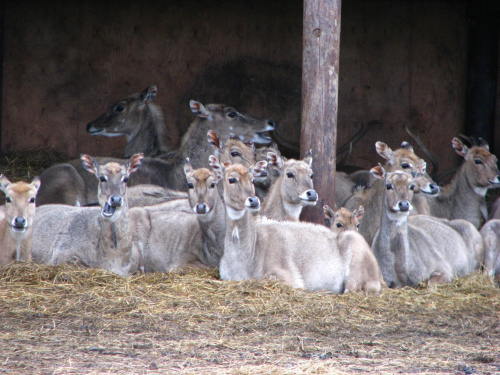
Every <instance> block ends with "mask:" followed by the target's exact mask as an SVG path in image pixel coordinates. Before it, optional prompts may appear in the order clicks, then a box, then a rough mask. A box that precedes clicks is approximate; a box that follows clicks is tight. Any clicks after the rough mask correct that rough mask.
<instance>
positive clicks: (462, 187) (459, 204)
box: [428, 138, 500, 229]
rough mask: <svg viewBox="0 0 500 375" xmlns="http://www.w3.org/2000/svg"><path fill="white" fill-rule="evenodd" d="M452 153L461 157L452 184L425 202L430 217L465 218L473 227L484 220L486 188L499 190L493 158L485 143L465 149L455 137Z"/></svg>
mask: <svg viewBox="0 0 500 375" xmlns="http://www.w3.org/2000/svg"><path fill="white" fill-rule="evenodd" d="M451 144H452V147H453V149H454V150H455V152H456V153H457V154H458V155H460V156H462V157H463V158H464V161H463V162H462V165H461V166H460V168H459V170H458V172H457V173H456V175H455V177H454V179H453V181H452V182H451V184H449V185H448V186H445V187H444V188H443V189H442V190H441V192H440V193H439V194H438V195H437V196H436V197H433V198H429V199H428V203H429V208H430V214H431V215H432V216H436V217H442V218H446V219H465V220H468V221H470V222H471V223H472V224H474V226H475V227H476V228H478V229H479V228H480V226H481V221H482V220H483V219H484V220H487V219H488V210H487V206H486V200H485V196H486V193H487V191H488V189H493V188H498V187H500V171H499V170H498V166H497V158H496V156H495V155H493V154H492V153H490V151H489V147H488V144H487V143H485V142H482V143H481V144H480V145H479V146H473V147H471V148H468V147H467V146H465V145H464V144H463V143H462V142H461V141H460V140H459V139H458V138H453V139H452V141H451Z"/></svg>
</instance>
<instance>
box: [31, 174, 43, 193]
mask: <svg viewBox="0 0 500 375" xmlns="http://www.w3.org/2000/svg"><path fill="white" fill-rule="evenodd" d="M41 184H42V181H40V177H38V176H35V177H34V178H33V181H31V185H33V187H34V188H35V190H36V191H38V189H40V185H41Z"/></svg>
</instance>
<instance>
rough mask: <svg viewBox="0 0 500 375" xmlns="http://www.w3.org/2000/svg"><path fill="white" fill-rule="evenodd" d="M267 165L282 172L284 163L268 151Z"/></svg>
mask: <svg viewBox="0 0 500 375" xmlns="http://www.w3.org/2000/svg"><path fill="white" fill-rule="evenodd" d="M267 164H268V165H270V166H271V167H274V168H276V169H278V170H280V171H283V168H284V167H285V163H284V162H283V158H282V157H281V156H280V155H278V154H277V153H275V152H272V151H269V152H268V153H267Z"/></svg>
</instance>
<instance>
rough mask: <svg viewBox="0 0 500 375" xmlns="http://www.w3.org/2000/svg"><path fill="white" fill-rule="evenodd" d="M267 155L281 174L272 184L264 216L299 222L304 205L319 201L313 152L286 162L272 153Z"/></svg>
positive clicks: (264, 208)
mask: <svg viewBox="0 0 500 375" xmlns="http://www.w3.org/2000/svg"><path fill="white" fill-rule="evenodd" d="M267 155H268V156H267V157H268V164H271V165H273V166H274V167H276V168H277V169H279V170H280V171H281V175H280V176H279V177H278V179H277V180H276V181H275V182H274V184H273V185H272V187H271V190H270V191H269V194H268V195H267V197H266V200H265V202H264V205H263V207H262V212H261V215H262V216H265V217H267V218H268V219H273V220H277V221H284V220H290V221H299V216H300V213H301V212H302V208H303V207H304V206H310V205H312V206H314V205H315V204H316V203H317V201H318V194H317V193H316V190H314V187H313V176H314V174H313V171H312V169H311V165H312V161H313V157H312V154H311V152H308V153H307V154H306V156H305V157H304V160H294V159H289V160H287V161H283V160H282V159H281V157H280V156H279V155H277V154H275V153H273V152H269V153H268V154H267Z"/></svg>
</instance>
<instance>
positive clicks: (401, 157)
mask: <svg viewBox="0 0 500 375" xmlns="http://www.w3.org/2000/svg"><path fill="white" fill-rule="evenodd" d="M375 149H376V151H377V153H378V154H379V155H380V156H381V157H383V158H384V159H385V160H386V163H385V164H384V169H385V170H386V171H387V172H393V171H395V170H398V169H402V170H412V169H413V168H416V167H417V166H419V165H422V164H423V162H424V161H423V160H422V159H420V158H419V157H418V156H417V155H416V154H415V153H414V152H413V147H412V146H411V145H410V144H409V143H408V142H403V143H402V144H401V148H399V149H397V150H394V151H393V150H392V149H391V148H390V147H389V146H388V145H387V144H386V143H383V142H380V141H379V142H376V143H375ZM372 178H373V177H372ZM414 185H415V189H414V194H415V195H414V196H413V199H414V200H416V199H418V197H419V196H420V195H425V196H434V195H436V194H437V193H438V192H439V187H438V186H437V185H436V184H435V183H434V182H433V181H432V179H431V178H430V177H429V176H428V175H427V174H425V175H424V176H422V177H420V178H419V179H417V180H416V181H415V183H414ZM385 189H386V187H385V186H384V184H383V183H382V181H379V180H377V179H375V178H374V182H373V183H372V184H371V188H360V189H357V190H356V191H355V192H354V193H353V194H352V195H351V196H350V197H349V198H348V199H347V201H346V202H345V203H340V204H339V203H338V202H337V195H336V196H335V204H336V206H337V207H341V206H342V205H343V206H345V207H346V208H347V209H349V210H351V211H352V210H355V209H356V208H358V207H359V206H363V207H365V210H366V215H365V217H364V219H363V223H362V224H361V225H360V228H359V232H360V233H361V234H362V235H363V237H365V239H366V241H367V242H368V243H369V244H371V243H372V241H373V237H374V236H375V233H376V231H377V229H378V227H379V226H380V217H381V215H380V214H381V212H382V202H383V192H384V190H385ZM417 193H418V194H417ZM335 194H337V193H335ZM422 199H424V200H425V198H422ZM416 206H418V207H419V208H420V209H421V210H422V211H421V212H415V210H412V211H414V212H413V213H421V214H426V213H427V214H428V213H429V210H428V206H427V204H426V202H425V201H419V204H416ZM412 208H414V207H413V205H412Z"/></svg>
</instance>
